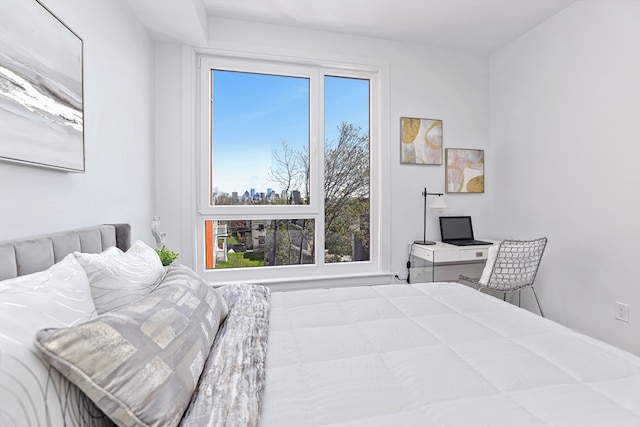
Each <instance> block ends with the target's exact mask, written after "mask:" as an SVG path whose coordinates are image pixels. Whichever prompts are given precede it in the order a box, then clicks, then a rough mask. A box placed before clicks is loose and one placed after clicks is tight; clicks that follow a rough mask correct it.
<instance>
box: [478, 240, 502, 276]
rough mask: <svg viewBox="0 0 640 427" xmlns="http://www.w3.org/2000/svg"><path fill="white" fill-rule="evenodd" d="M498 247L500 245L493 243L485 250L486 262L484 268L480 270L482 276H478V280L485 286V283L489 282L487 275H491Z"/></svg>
mask: <svg viewBox="0 0 640 427" xmlns="http://www.w3.org/2000/svg"><path fill="white" fill-rule="evenodd" d="M499 247H500V245H497V244H494V245H493V246H491V247H490V248H489V252H487V263H486V264H485V265H484V270H482V276H480V280H479V282H480V284H481V285H484V286H487V283H489V277H490V276H491V271H493V265H494V264H495V263H496V255H497V254H498V248H499Z"/></svg>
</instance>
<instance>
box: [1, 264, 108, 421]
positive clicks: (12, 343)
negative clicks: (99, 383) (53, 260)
mask: <svg viewBox="0 0 640 427" xmlns="http://www.w3.org/2000/svg"><path fill="white" fill-rule="evenodd" d="M95 316H96V310H95V307H94V305H93V299H92V298H91V291H90V290H89V281H88V280H87V275H86V274H85V272H84V270H83V269H82V267H81V266H80V264H79V263H78V261H76V259H75V258H74V256H73V255H71V254H69V255H67V256H66V257H65V258H64V259H63V260H62V261H60V262H59V263H57V264H55V265H53V266H52V267H51V268H49V269H48V270H45V271H41V272H38V273H33V274H29V275H26V276H21V277H17V278H14V279H8V280H4V281H1V282H0V361H1V363H0V384H2V387H0V402H2V403H1V404H0V425H3V426H5V425H13V426H26V425H51V426H61V425H68V426H75V425H81V424H84V423H88V422H95V424H96V425H100V424H105V425H107V424H109V423H110V421H109V419H108V418H106V417H105V415H104V414H102V412H100V410H99V409H98V408H97V407H96V406H95V405H94V404H93V402H91V401H90V400H89V399H88V398H87V397H86V396H85V395H84V393H82V392H81V391H80V390H79V389H78V388H77V387H76V386H74V385H72V384H71V383H70V382H69V381H68V380H67V379H66V378H65V377H63V376H62V375H60V374H59V373H58V371H57V370H55V369H53V368H52V367H50V366H49V364H48V363H46V362H44V361H43V360H41V359H40V358H39V357H38V356H37V353H36V350H35V347H34V346H33V339H34V337H35V334H36V332H37V331H38V330H40V329H43V328H61V327H69V326H74V325H77V324H79V323H82V322H84V321H86V320H89V319H91V318H93V317H95Z"/></svg>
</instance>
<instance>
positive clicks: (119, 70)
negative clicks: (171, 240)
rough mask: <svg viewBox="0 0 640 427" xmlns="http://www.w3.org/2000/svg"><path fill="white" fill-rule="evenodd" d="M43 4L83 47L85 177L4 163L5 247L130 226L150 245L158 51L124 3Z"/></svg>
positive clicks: (1, 227) (0, 174)
mask: <svg viewBox="0 0 640 427" xmlns="http://www.w3.org/2000/svg"><path fill="white" fill-rule="evenodd" d="M12 1H15V0H12ZM3 3H4V4H3V6H2V7H11V1H9V2H4V0H3ZM44 3H45V4H46V6H47V7H48V8H49V9H50V10H51V11H52V12H53V13H54V14H55V15H56V16H57V17H58V18H59V19H60V20H62V21H63V22H64V23H65V24H66V25H68V26H69V27H70V28H72V29H73V31H74V32H75V33H76V34H77V35H78V36H79V37H80V38H82V39H83V41H84V120H85V122H84V126H85V134H84V138H85V158H86V173H84V174H75V173H64V172H57V171H52V170H48V169H39V168H33V167H26V166H21V165H15V164H7V163H0V240H4V239H9V238H14V237H22V236H29V235H34V234H40V233H47V232H51V231H55V230H66V229H69V228H76V227H81V226H90V225H95V224H100V223H111V222H129V223H131V224H132V225H133V237H134V239H137V238H141V239H144V240H146V241H147V242H149V241H150V240H152V238H151V233H150V231H149V228H150V224H151V219H152V216H153V210H152V208H153V203H154V183H153V172H154V148H153V131H154V129H153V109H154V107H153V101H154V94H153V65H154V64H153V44H152V42H151V40H150V39H149V37H148V35H147V34H146V32H145V31H144V29H143V27H142V25H141V24H140V23H139V22H138V20H137V19H136V18H135V16H134V15H133V14H132V12H131V10H130V9H129V7H128V6H127V4H126V3H125V2H105V1H102V2H95V1H92V2H87V1H83V0H73V1H70V0H65V1H61V0H45V1H44Z"/></svg>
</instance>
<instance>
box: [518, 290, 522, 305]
mask: <svg viewBox="0 0 640 427" xmlns="http://www.w3.org/2000/svg"><path fill="white" fill-rule="evenodd" d="M521 295H522V289H518V307H522V305H521V304H520V302H521V299H520V296H521Z"/></svg>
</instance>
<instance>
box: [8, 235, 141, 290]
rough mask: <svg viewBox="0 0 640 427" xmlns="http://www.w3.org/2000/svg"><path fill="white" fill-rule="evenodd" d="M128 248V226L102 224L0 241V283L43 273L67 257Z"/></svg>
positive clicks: (129, 237)
mask: <svg viewBox="0 0 640 427" xmlns="http://www.w3.org/2000/svg"><path fill="white" fill-rule="evenodd" d="M110 246H117V247H118V248H120V249H122V250H123V251H126V250H127V249H129V247H130V246H131V225H129V224H103V225H97V226H94V227H88V228H81V229H77V230H70V231H62V232H58V233H52V234H45V235H42V236H35V237H26V238H22V239H15V240H8V241H6V242H0V280H4V279H10V278H13V277H18V276H24V275H25V274H30V273H35V272H38V271H42V270H46V269H47V268H49V267H51V266H52V265H53V264H55V263H56V262H58V261H60V260H62V259H63V258H64V257H65V256H67V255H68V254H70V253H72V252H74V251H79V252H87V253H99V252H102V251H103V250H104V249H106V248H108V247H110Z"/></svg>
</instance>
